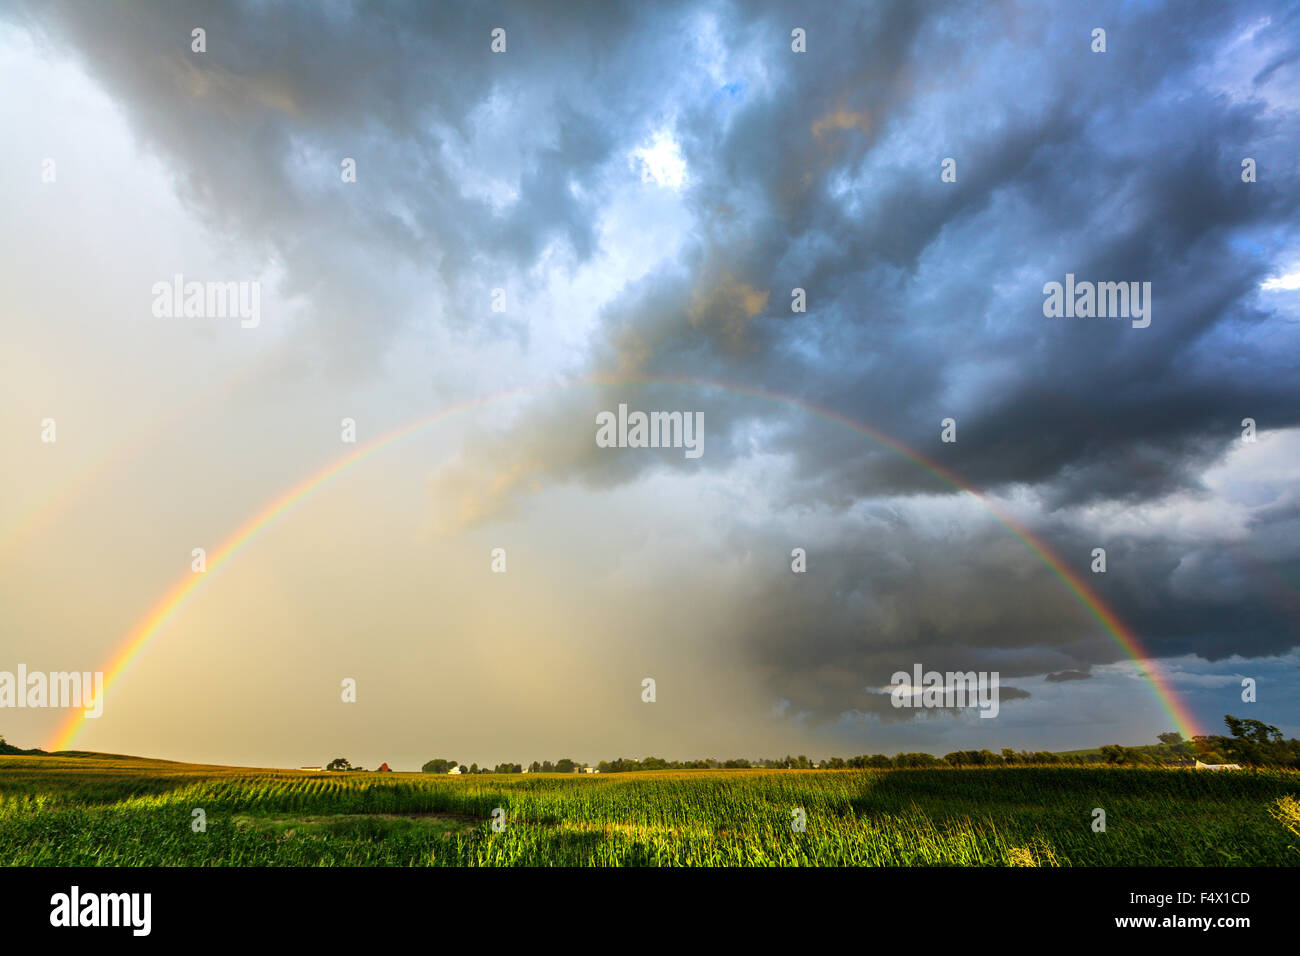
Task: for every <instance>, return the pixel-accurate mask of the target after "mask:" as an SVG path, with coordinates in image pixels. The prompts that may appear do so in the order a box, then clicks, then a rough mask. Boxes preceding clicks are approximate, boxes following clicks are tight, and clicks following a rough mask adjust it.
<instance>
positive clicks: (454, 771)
mask: <svg viewBox="0 0 1300 956" xmlns="http://www.w3.org/2000/svg"><path fill="white" fill-rule="evenodd" d="M447 772H448V773H460V767H452V768H451V769H450V770H448V771H447Z"/></svg>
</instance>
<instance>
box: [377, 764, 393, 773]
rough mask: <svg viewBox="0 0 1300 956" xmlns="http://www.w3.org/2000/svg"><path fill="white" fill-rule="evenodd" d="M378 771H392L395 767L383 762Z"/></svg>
mask: <svg viewBox="0 0 1300 956" xmlns="http://www.w3.org/2000/svg"><path fill="white" fill-rule="evenodd" d="M376 772H377V773H392V772H393V768H392V767H390V766H388V764H386V763H381V764H380V765H379V770H378V771H376Z"/></svg>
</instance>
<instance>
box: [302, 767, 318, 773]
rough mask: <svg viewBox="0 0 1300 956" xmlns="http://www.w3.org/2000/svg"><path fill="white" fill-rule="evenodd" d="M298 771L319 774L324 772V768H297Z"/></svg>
mask: <svg viewBox="0 0 1300 956" xmlns="http://www.w3.org/2000/svg"><path fill="white" fill-rule="evenodd" d="M298 769H299V770H306V771H309V772H311V773H321V772H322V771H324V769H325V768H324V767H299V768H298Z"/></svg>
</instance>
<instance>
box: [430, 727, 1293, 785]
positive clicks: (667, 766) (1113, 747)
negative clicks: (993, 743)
mask: <svg viewBox="0 0 1300 956" xmlns="http://www.w3.org/2000/svg"><path fill="white" fill-rule="evenodd" d="M1223 720H1224V723H1225V724H1227V727H1228V731H1229V733H1230V734H1231V736H1228V737H1225V736H1222V735H1217V734H1209V735H1203V736H1197V737H1193V738H1192V739H1191V740H1184V739H1183V736H1182V734H1179V733H1175V732H1170V733H1164V734H1159V735H1158V737H1157V739H1158V740H1159V741H1160V742H1159V743H1158V744H1149V745H1144V746H1137V747H1125V746H1123V745H1121V744H1107V745H1105V746H1103V747H1100V748H1098V749H1097V750H1096V751H1093V752H1084V753H1072V754H1061V753H1054V752H1051V751H1047V750H1037V751H1033V752H1030V751H1027V750H1012V749H1011V748H1009V747H1004V748H1003V749H1002V750H1001V751H1000V752H998V753H994V752H993V751H992V750H987V749H986V750H956V751H953V752H952V753H949V754H945V755H944V756H942V757H937V756H935V755H934V754H929V753H900V754H895V755H894V756H892V757H890V756H888V755H886V754H862V755H861V756H857V757H831V758H829V759H827V760H823V761H821V762H820V763H818V762H815V761H813V760H810V759H809V758H808V757H807V756H805V755H804V754H800V755H799V756H797V757H795V756H790V755H786V756H785V757H778V758H765V759H760V760H748V759H745V758H743V757H739V758H732V759H730V760H716V759H714V758H711V757H710V758H707V759H701V760H665V759H664V758H663V757H645V758H644V759H641V760H637V759H634V758H628V757H620V758H618V759H617V760H602V761H600V762H599V763H597V764H596V766H595V768H594V769H595V770H596V772H598V773H633V772H636V771H641V770H745V769H760V770H782V769H785V770H813V769H820V770H863V769H899V768H903V769H906V768H914V767H987V766H1016V765H1026V764H1063V763H1105V764H1116V765H1126V766H1164V765H1168V764H1190V763H1193V762H1195V761H1197V760H1199V761H1200V762H1202V763H1207V764H1224V763H1237V764H1241V765H1242V766H1249V767H1280V768H1292V769H1300V740H1297V739H1295V738H1291V739H1289V740H1286V739H1283V736H1282V732H1281V731H1280V730H1278V728H1276V727H1274V726H1272V725H1269V724H1265V723H1263V722H1262V721H1259V720H1251V719H1247V718H1240V717H1233V716H1232V715H1231V714H1225V715H1224V718H1223ZM590 766H591V765H590V764H584V763H581V762H579V761H576V760H570V759H569V758H567V757H566V758H563V759H561V760H557V761H555V762H554V763H552V762H551V761H550V760H543V761H537V760H534V761H533V762H532V763H531V764H529V766H528V772H529V773H581V772H584V771H586V770H587V769H588V768H589V767H590ZM453 767H459V768H460V772H461V773H463V774H464V773H496V774H509V773H523V772H524V769H523V765H522V764H518V763H513V764H512V763H501V764H497V765H496V766H495V767H493V768H491V769H489V768H488V767H487V766H486V765H484V766H483V767H479V765H478V764H476V763H472V764H470V765H469V766H468V767H467V766H465V765H464V764H462V763H460V762H458V761H456V760H445V759H435V760H430V761H429V762H428V763H426V764H425V765H424V766H423V767H421V768H420V770H421V771H422V772H423V773H448V772H449V771H450V770H451V769H452V768H453Z"/></svg>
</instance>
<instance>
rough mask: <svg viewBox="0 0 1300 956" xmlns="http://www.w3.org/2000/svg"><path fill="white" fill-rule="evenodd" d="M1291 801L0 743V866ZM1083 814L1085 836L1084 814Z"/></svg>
mask: <svg viewBox="0 0 1300 956" xmlns="http://www.w3.org/2000/svg"><path fill="white" fill-rule="evenodd" d="M1297 797H1300V774H1296V773H1295V772H1288V771H1276V770H1268V771H1265V770H1243V771H1236V772H1217V773H1209V772H1204V771H1195V770H1182V769H1157V768H1144V769H1137V768H1124V767H1102V766H1095V765H1093V766H1050V767H1049V766H1041V767H1039V766H1028V767H1026V766H1018V767H993V768H965V769H958V768H944V769H916V770H699V771H663V772H644V773H627V774H608V775H600V776H596V775H558V774H527V775H475V776H468V775H467V776H461V777H455V776H443V775H439V776H432V775H426V774H416V773H413V774H405V773H384V774H377V773H311V772H302V771H283V770H257V769H240V768H229V767H204V766H198V765H192V764H172V763H166V762H163V761H147V760H137V759H134V758H109V757H90V756H86V757H63V756H59V757H0V862H3V863H5V864H7V865H15V866H159V865H160V866H1119V865H1126V866H1222V865H1229V866H1295V865H1297V864H1300V832H1297V831H1296V830H1294V829H1293V828H1290V827H1288V825H1287V819H1288V818H1287V808H1292V807H1294V806H1296V802H1295V801H1296V799H1297ZM498 808H500V810H501V811H502V812H501V813H500V814H496V821H497V826H496V827H495V828H494V813H493V811H494V810H496V809H498ZM1098 808H1100V809H1102V810H1104V811H1105V830H1104V832H1098V831H1097V830H1096V829H1094V821H1095V820H1096V819H1098V818H1097V817H1096V815H1095V814H1094V811H1095V810H1096V809H1098ZM196 811H201V813H196ZM796 811H802V819H803V823H804V825H803V829H802V831H798V830H797V829H796V826H795V824H796V822H797V820H798V819H799V814H797V813H796ZM200 823H202V826H200V825H199V824H200Z"/></svg>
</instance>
